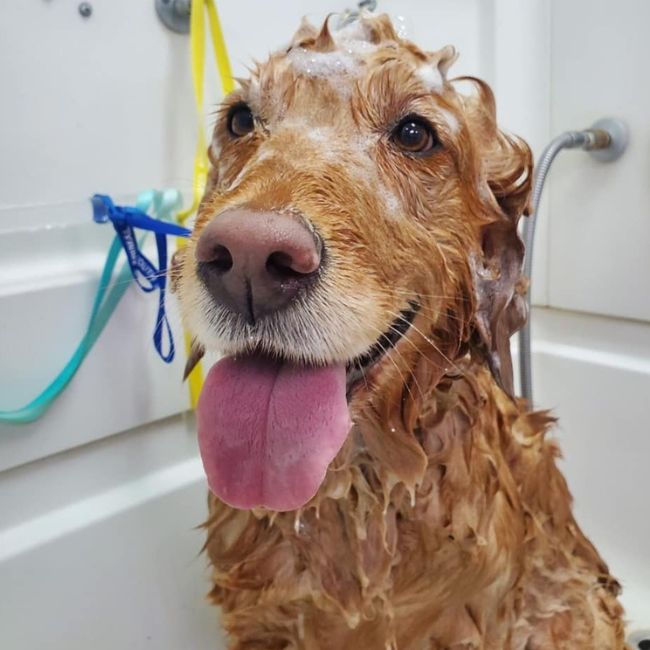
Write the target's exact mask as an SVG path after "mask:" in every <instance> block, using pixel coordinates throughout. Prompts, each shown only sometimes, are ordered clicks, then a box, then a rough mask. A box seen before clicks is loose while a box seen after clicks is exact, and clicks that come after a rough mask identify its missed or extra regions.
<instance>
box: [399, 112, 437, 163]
mask: <svg viewBox="0 0 650 650" xmlns="http://www.w3.org/2000/svg"><path fill="white" fill-rule="evenodd" d="M392 137H393V142H395V144H396V145H397V146H398V147H399V148H400V149H401V150H402V151H405V152H406V153H410V154H415V155H418V156H423V155H426V154H428V153H430V152H432V151H433V150H434V149H435V147H436V146H437V145H438V144H439V142H438V138H437V136H436V133H435V131H434V129H433V127H432V126H431V125H430V124H429V123H428V122H427V121H426V120H424V119H423V118H421V117H419V116H416V115H410V116H408V117H405V118H404V119H403V120H402V121H401V122H400V123H399V124H398V125H397V126H396V127H395V129H394V130H393V136H392Z"/></svg>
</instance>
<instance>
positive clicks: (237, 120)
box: [228, 104, 255, 138]
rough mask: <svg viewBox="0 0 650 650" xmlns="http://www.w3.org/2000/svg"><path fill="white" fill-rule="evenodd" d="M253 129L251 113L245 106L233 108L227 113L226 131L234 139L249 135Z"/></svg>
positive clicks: (239, 105) (253, 123)
mask: <svg viewBox="0 0 650 650" xmlns="http://www.w3.org/2000/svg"><path fill="white" fill-rule="evenodd" d="M254 128H255V120H254V119H253V112H252V111H251V109H250V108H249V107H248V106H246V104H238V105H237V106H233V107H232V108H231V109H230V112H229V113H228V131H230V133H231V135H234V136H235V137H236V138H241V137H242V136H244V135H246V134H248V133H250V132H251V131H252V130H253V129H254Z"/></svg>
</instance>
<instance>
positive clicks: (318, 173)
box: [174, 17, 625, 650]
mask: <svg viewBox="0 0 650 650" xmlns="http://www.w3.org/2000/svg"><path fill="white" fill-rule="evenodd" d="M356 29H357V30H358V33H357V34H356V36H355V37H354V38H356V39H357V40H356V41H355V40H353V41H352V45H353V46H354V47H353V48H352V49H351V53H349V54H350V56H351V57H352V59H353V60H354V61H355V65H356V66H357V67H355V68H353V69H352V71H351V72H350V70H348V72H347V74H345V75H338V76H337V75H334V76H332V75H323V74H314V73H313V71H310V70H309V69H308V66H309V65H310V64H309V60H307V64H305V63H304V57H305V56H310V55H311V53H313V55H314V56H315V57H316V58H315V60H318V57H319V56H322V55H325V54H328V53H329V54H331V53H336V52H337V51H341V52H345V51H346V47H347V46H349V45H350V43H348V42H343V41H341V40H336V39H335V38H334V37H332V35H331V34H330V32H329V29H328V26H327V24H326V25H325V26H324V27H323V28H322V29H321V30H320V31H319V30H315V29H314V28H312V27H310V26H309V25H307V24H304V25H303V26H302V27H301V29H300V30H299V32H298V33H297V34H296V36H295V37H294V40H293V42H292V44H291V46H290V47H289V48H287V49H286V50H283V51H281V52H277V53H275V54H273V55H271V57H270V59H269V61H268V62H267V63H265V64H263V65H259V66H257V67H256V69H255V70H253V72H252V77H251V79H250V80H246V81H243V82H242V84H241V89H240V90H238V91H236V92H235V93H234V94H233V96H231V97H229V98H227V99H226V100H225V107H224V115H225V113H226V112H227V110H228V108H229V107H230V106H232V105H234V104H236V103H237V102H242V101H243V102H246V103H248V105H250V106H251V108H252V110H253V112H254V114H255V115H256V119H257V126H256V130H255V132H254V134H252V135H249V136H247V137H246V138H241V139H239V140H233V139H232V138H231V137H230V136H229V135H228V133H227V131H226V128H225V125H224V121H225V118H224V116H221V117H220V118H219V120H218V123H217V126H216V129H215V137H214V142H213V144H212V146H211V159H212V162H213V168H212V171H211V175H210V179H209V184H208V189H207V191H206V194H205V197H204V200H203V203H202V205H201V208H200V213H199V217H198V219H197V223H196V227H195V231H194V236H193V238H192V240H191V242H190V244H189V246H188V247H187V248H186V249H185V250H184V251H183V255H182V257H181V258H180V260H177V262H178V263H179V264H178V268H177V275H176V277H175V278H174V280H175V282H174V283H175V285H176V287H177V290H178V293H179V296H180V300H181V307H182V311H183V315H184V319H185V322H186V324H187V326H188V327H189V328H190V329H191V331H192V332H193V334H194V335H195V336H196V338H197V347H198V346H202V347H207V348H209V349H211V348H216V349H221V350H225V351H226V352H236V351H237V350H238V349H241V348H242V346H243V343H242V341H245V340H247V337H251V336H252V337H253V338H255V340H256V344H257V345H259V346H260V347H263V348H265V349H267V350H269V351H273V352H275V353H276V354H282V355H284V356H285V357H290V358H294V359H299V360H302V361H308V362H312V363H322V362H334V361H339V362H340V361H347V360H350V359H352V358H354V357H355V356H356V355H358V354H360V353H361V352H363V351H364V350H366V349H367V348H368V347H369V346H371V345H372V344H373V343H374V341H375V340H376V339H377V337H378V336H379V334H380V333H381V332H384V331H385V330H386V329H387V328H388V327H390V324H391V323H392V322H393V321H394V319H395V318H396V316H397V315H398V314H399V312H400V310H402V309H403V308H404V307H405V305H406V303H407V301H408V300H412V299H416V300H417V301H418V302H419V303H420V304H421V309H420V312H419V315H418V317H417V318H416V320H415V322H414V324H413V326H412V327H411V328H410V330H409V331H408V333H407V335H406V336H405V337H404V338H403V339H402V340H401V341H400V342H399V344H398V345H397V346H396V348H395V349H393V350H391V351H390V352H389V353H388V354H387V355H385V357H384V358H383V359H382V361H381V362H380V364H379V365H378V366H376V367H374V368H373V369H372V371H371V373H370V374H369V376H368V377H366V382H365V384H364V383H363V382H362V383H361V385H359V386H358V387H357V388H356V389H355V391H354V394H353V396H352V399H351V401H350V408H351V413H352V416H353V421H354V425H353V429H352V431H351V432H350V434H349V437H348V440H347V441H346V443H345V445H344V447H343V449H342V450H341V452H340V453H339V454H338V456H337V458H336V459H335V460H334V462H333V463H332V465H331V466H330V469H329V471H328V474H327V476H326V479H325V481H324V483H323V485H322V486H321V488H320V490H319V492H318V494H317V495H316V496H315V497H314V499H313V500H312V501H310V502H309V503H308V504H307V505H306V506H305V507H304V508H302V509H300V510H299V511H296V512H284V513H272V512H266V511H253V512H248V511H238V510H234V509H232V508H230V507H228V506H226V505H225V504H223V503H221V502H220V501H218V500H217V499H216V498H215V497H210V518H209V521H208V522H207V524H206V527H207V532H208V539H207V542H206V549H207V553H208V555H209V558H210V561H211V564H212V567H213V580H214V588H213V590H212V593H211V596H212V599H213V600H214V602H215V603H217V604H218V605H220V607H221V609H222V612H223V623H224V626H225V629H226V630H227V632H228V634H229V638H230V647H231V648H233V649H237V650H245V649H246V650H248V649H250V650H252V649H258V648H259V649H262V648H267V649H269V650H270V649H277V650H280V649H282V648H287V649H288V648H291V649H304V650H311V649H317V648H323V649H329V648H331V649H336V650H347V649H348V648H349V649H354V650H366V649H367V650H380V649H385V648H399V649H400V650H421V649H422V650H424V649H432V650H433V649H435V650H443V649H445V650H452V649H453V650H470V649H471V650H478V649H482V650H551V649H558V650H559V649H566V650H588V649H589V650H591V649H595V648H598V649H599V650H601V649H602V650H608V649H609V650H622V649H623V648H624V647H625V645H624V641H623V623H622V609H621V607H620V605H619V603H618V601H617V594H618V592H619V586H618V584H617V582H616V581H615V580H614V579H613V578H612V577H611V576H610V574H609V572H608V569H607V566H606V565H605V563H604V562H603V561H602V559H601V558H600V557H599V555H598V553H597V551H596V550H595V549H594V547H593V546H592V545H591V543H590V542H589V540H587V539H586V538H585V536H584V535H583V534H582V532H581V531H580V528H579V527H578V525H577V524H576V522H575V520H574V518H573V516H572V514H571V498H570V495H569V492H568V490H567V486H566V483H565V481H564V478H563V477H562V475H561V474H560V472H559V470H558V469H557V467H556V464H555V459H556V457H557V456H558V454H559V451H558V448H557V445H556V444H555V442H553V441H551V440H549V439H547V437H546V434H547V430H548V428H549V426H550V425H551V424H552V418H550V417H549V416H548V415H547V414H546V413H544V412H530V411H528V410H527V409H526V407H525V405H524V404H523V403H521V402H519V401H516V400H514V399H513V398H511V397H510V396H509V393H511V392H512V370H511V363H510V354H509V343H508V339H509V337H510V335H511V333H512V332H513V331H514V330H515V329H517V328H518V327H519V326H520V325H521V323H522V322H523V319H524V318H525V312H524V309H523V299H522V294H523V292H524V291H525V283H524V282H523V281H522V280H521V278H520V277H519V270H520V264H521V258H522V247H521V243H520V241H519V239H518V237H517V235H516V225H517V222H518V219H519V217H520V216H521V215H522V214H524V213H525V211H526V208H527V201H528V196H529V192H530V183H531V155H530V151H529V149H528V147H527V146H526V144H525V143H524V142H522V141H521V140H519V139H516V138H513V137H510V136H507V135H505V134H503V133H502V132H500V131H499V130H498V128H497V126H496V122H495V109H494V103H493V98H492V94H491V91H490V90H489V88H488V87H487V86H486V85H485V84H484V83H482V82H480V81H478V80H473V79H469V80H464V81H459V80H454V81H448V80H447V69H448V67H449V66H450V65H451V64H452V63H453V61H454V59H455V53H454V51H453V49H452V48H445V49H443V50H441V51H439V52H434V53H425V52H423V51H421V50H420V49H418V48H417V47H416V46H414V45H413V44H411V43H409V42H407V41H403V40H400V39H399V38H398V37H397V36H396V34H395V33H394V31H393V28H392V26H391V25H390V22H389V21H388V19H387V18H385V17H377V18H371V17H365V18H364V19H363V20H362V21H360V23H359V24H358V25H357V27H356ZM366 44H367V46H366ZM361 45H363V47H361ZM348 49H349V48H348ZM292 52H293V54H292ZM298 57H303V58H302V59H300V58H298ZM323 60H325V61H327V60H326V59H323ZM343 63H345V64H346V65H349V64H350V61H349V60H347V59H345V60H344V61H343ZM305 65H307V68H305ZM423 71H424V73H423ZM432 75H433V76H432ZM436 75H437V76H436ZM438 78H439V79H440V83H439V85H436V84H435V83H434V87H432V86H431V79H433V80H434V81H435V80H436V79H438ZM425 82H427V83H425ZM427 84H428V85H427ZM463 86H465V88H463ZM461 90H463V91H464V92H465V93H466V94H462V93H461ZM407 114H418V115H420V116H422V117H424V118H425V119H427V120H428V121H430V122H431V124H432V125H434V127H435V129H436V132H437V134H438V137H439V139H440V142H441V146H440V147H439V148H438V149H437V150H436V151H435V152H434V153H433V154H432V155H430V156H428V157H413V156H409V155H405V154H404V153H403V152H401V151H399V150H398V149H397V148H396V146H395V143H394V142H393V141H392V140H391V137H390V134H391V130H392V129H393V127H394V125H395V124H396V123H397V122H398V121H399V120H400V119H401V118H402V117H404V116H405V115H407ZM238 205H246V206H248V207H252V208H260V209H266V210H268V209H274V210H280V211H286V212H289V213H295V214H299V215H302V216H304V217H305V218H306V219H308V220H309V222H310V223H311V224H313V225H314V227H315V228H316V229H317V230H318V232H319V233H320V235H321V236H322V238H323V240H324V242H325V246H326V250H327V255H328V264H327V267H326V268H325V270H324V271H323V275H322V277H321V279H320V282H319V286H318V287H317V289H316V290H315V291H314V292H313V294H312V295H310V296H309V297H307V298H305V299H304V300H301V301H300V302H299V304H297V305H296V306H295V307H292V308H290V309H288V310H287V311H286V312H283V313H281V314H279V315H278V316H277V320H276V321H274V322H271V323H270V324H269V325H268V327H266V329H264V328H257V329H255V328H252V329H251V328H250V327H249V326H246V325H244V324H242V323H240V322H238V321H237V320H233V319H232V318H230V317H229V316H227V315H226V314H225V313H224V312H223V311H221V310H220V308H219V307H218V306H215V305H213V304H212V302H211V301H210V299H209V297H207V295H206V294H205V293H204V290H203V289H202V286H201V283H200V282H199V281H198V280H197V277H196V274H195V270H194V264H193V262H192V260H193V250H194V245H195V242H196V238H197V236H198V234H199V233H200V232H201V230H202V228H203V227H204V225H205V224H206V223H207V222H209V221H210V220H211V219H212V218H213V217H215V216H216V215H218V213H219V212H220V211H222V210H224V209H226V208H230V207H232V206H238ZM247 328H249V329H247Z"/></svg>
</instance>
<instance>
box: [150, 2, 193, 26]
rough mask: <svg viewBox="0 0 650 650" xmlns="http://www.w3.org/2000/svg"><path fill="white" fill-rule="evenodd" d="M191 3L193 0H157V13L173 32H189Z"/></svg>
mask: <svg viewBox="0 0 650 650" xmlns="http://www.w3.org/2000/svg"><path fill="white" fill-rule="evenodd" d="M191 4H192V3H191V0H156V13H157V14H158V18H160V21H161V22H162V24H163V25H165V27H167V28H168V29H171V31H172V32H176V33H177V34H189V32H190V7H191Z"/></svg>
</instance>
